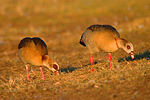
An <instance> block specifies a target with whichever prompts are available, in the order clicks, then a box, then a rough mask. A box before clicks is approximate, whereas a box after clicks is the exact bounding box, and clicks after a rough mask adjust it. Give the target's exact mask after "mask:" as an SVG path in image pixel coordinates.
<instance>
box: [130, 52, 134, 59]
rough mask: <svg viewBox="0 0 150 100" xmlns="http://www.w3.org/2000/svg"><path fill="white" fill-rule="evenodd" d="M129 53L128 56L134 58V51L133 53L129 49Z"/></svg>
mask: <svg viewBox="0 0 150 100" xmlns="http://www.w3.org/2000/svg"><path fill="white" fill-rule="evenodd" d="M129 54H130V57H131V58H132V59H134V53H133V51H131V52H130V53H129Z"/></svg>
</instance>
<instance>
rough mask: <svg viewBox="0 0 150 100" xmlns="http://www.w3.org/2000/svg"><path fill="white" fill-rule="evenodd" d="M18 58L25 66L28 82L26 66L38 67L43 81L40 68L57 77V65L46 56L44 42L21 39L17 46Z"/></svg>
mask: <svg viewBox="0 0 150 100" xmlns="http://www.w3.org/2000/svg"><path fill="white" fill-rule="evenodd" d="M18 56H19V59H20V60H21V61H22V62H23V63H24V64H25V66H26V71H27V80H30V78H29V71H28V70H29V67H28V64H32V65H36V66H40V70H41V74H42V79H43V80H44V79H45V77H44V74H43V71H42V66H46V67H47V68H48V69H50V70H51V71H53V72H54V73H55V74H56V75H59V73H58V71H59V65H58V64H57V63H56V62H55V61H54V60H52V59H51V58H50V57H49V56H48V50H47V46H46V44H45V42H44V41H43V40H42V39H40V38H38V37H33V38H30V37H26V38H24V39H22V40H21V41H20V43H19V45H18Z"/></svg>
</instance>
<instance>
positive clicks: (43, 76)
mask: <svg viewBox="0 0 150 100" xmlns="http://www.w3.org/2000/svg"><path fill="white" fill-rule="evenodd" d="M40 70H41V74H42V79H43V80H45V77H44V74H43V71H42V66H40Z"/></svg>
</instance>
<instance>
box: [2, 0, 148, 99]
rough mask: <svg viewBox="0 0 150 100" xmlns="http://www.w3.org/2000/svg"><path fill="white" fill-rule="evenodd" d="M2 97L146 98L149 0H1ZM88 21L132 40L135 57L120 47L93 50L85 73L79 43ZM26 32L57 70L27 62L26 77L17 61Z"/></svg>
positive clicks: (84, 52)
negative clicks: (46, 52) (42, 46)
mask: <svg viewBox="0 0 150 100" xmlns="http://www.w3.org/2000/svg"><path fill="white" fill-rule="evenodd" d="M0 4H1V6H0V22H1V23H0V47H1V49H0V52H1V53H0V98H1V100H21V99H32V100H34V99H39V100H41V99H43V100H47V99H50V100H56V99H59V100H77V99H78V100H85V99H88V100H92V99H94V100H114V99H116V100H148V99H149V98H150V61H149V59H150V42H149V37H150V34H149V33H150V29H149V27H150V24H149V21H150V13H149V9H150V6H149V5H150V2H149V1H148V0H144V1H141V0H121V1H120V0H113V1H110V0H105V1H104V0H95V1H92V0H82V1H81V0H70V1H69V0H59V1H58V0H51V1H49V0H44V1H40V0H21V1H20V0H19V1H18V0H13V1H12V0H7V1H6V0H5V1H4V0H1V1H0ZM92 24H110V25H112V26H114V27H115V28H116V29H117V30H118V31H119V33H120V35H121V37H123V38H125V39H127V40H129V41H131V42H132V43H133V45H134V53H135V60H131V59H130V57H129V55H128V54H127V53H125V52H124V51H123V50H121V49H120V50H118V51H116V52H114V53H112V67H113V70H112V71H110V70H109V67H108V61H107V59H108V58H107V57H108V55H107V53H105V52H103V51H102V52H100V53H96V54H94V55H93V57H94V65H93V67H94V72H93V73H90V61H89V52H88V50H87V49H86V48H85V47H83V46H81V45H80V44H79V40H80V37H81V34H82V33H83V32H84V31H85V29H86V28H87V27H88V26H90V25H92ZM27 36H31V37H34V36H38V37H41V38H42V39H43V40H44V41H45V42H46V44H47V46H48V50H49V56H50V57H51V58H53V59H55V60H56V61H57V62H58V64H59V65H60V75H59V76H56V75H54V73H52V72H51V71H49V70H48V69H47V68H46V67H44V68H43V71H44V75H45V78H46V80H42V79H41V73H40V69H39V68H38V67H37V66H32V65H30V67H29V70H30V72H29V75H30V78H31V80H30V81H27V80H26V70H25V66H24V65H23V64H22V63H21V62H20V61H19V59H18V55H17V46H18V44H19V41H20V40H21V39H22V38H24V37H27Z"/></svg>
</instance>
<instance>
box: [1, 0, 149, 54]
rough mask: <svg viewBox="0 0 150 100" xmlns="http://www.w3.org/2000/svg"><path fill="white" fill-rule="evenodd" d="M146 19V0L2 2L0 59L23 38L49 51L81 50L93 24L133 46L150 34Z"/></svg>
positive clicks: (3, 0) (12, 50)
mask: <svg viewBox="0 0 150 100" xmlns="http://www.w3.org/2000/svg"><path fill="white" fill-rule="evenodd" d="M149 16H150V1H149V0H113V1H112V0H94V1H93V0H82V1H81V0H1V1H0V46H1V47H2V48H1V49H0V52H1V54H0V56H4V55H5V54H6V53H8V54H14V53H15V52H16V50H17V45H18V43H19V41H20V40H21V39H22V38H24V37H26V36H31V37H34V36H38V37H41V38H42V39H44V40H45V41H46V42H47V44H48V47H49V50H50V51H57V50H59V49H61V50H60V51H63V50H64V52H68V51H69V50H68V51H67V50H65V49H66V48H71V47H72V46H76V48H80V46H79V47H78V45H79V44H78V42H79V39H80V36H81V34H82V33H83V32H84V31H85V29H86V28H87V27H88V26H90V25H93V24H110V25H112V26H114V27H115V28H116V29H117V30H118V31H119V32H120V34H121V37H125V38H127V39H129V40H130V41H133V42H134V41H135V42H138V41H140V40H139V39H135V37H137V36H140V37H141V38H142V37H143V38H144V40H145V39H147V40H149V38H148V36H145V37H144V36H142V34H144V33H145V34H146V35H147V34H148V33H149V31H150V29H149V26H150V23H149V22H150V17H149ZM139 30H140V32H139ZM122 34H123V35H122ZM131 34H132V35H131ZM148 35H149V34H148ZM65 45H66V48H61V47H64V46H65ZM50 46H51V47H50ZM56 46H57V47H56Z"/></svg>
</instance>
